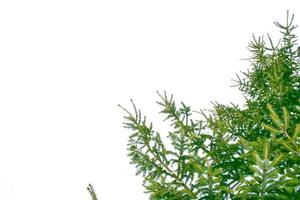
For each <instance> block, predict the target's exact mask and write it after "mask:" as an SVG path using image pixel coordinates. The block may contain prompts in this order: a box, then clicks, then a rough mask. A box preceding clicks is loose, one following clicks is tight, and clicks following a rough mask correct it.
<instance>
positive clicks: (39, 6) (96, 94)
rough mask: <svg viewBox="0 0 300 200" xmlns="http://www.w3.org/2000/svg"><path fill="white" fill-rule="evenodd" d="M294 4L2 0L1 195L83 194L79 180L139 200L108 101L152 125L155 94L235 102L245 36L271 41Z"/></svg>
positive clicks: (43, 198)
mask: <svg viewBox="0 0 300 200" xmlns="http://www.w3.org/2000/svg"><path fill="white" fill-rule="evenodd" d="M204 2H205V3H204ZM207 2H209V3H207ZM296 2H297V1H287V0H285V1H283V0H282V1H274V0H273V1H261V0H251V1H250V0H249V1H241V0H239V1H221V0H220V1H199V0H198V1H177V0H172V1H164V0H151V1H142V0H136V1H132V0H119V1H116V0H107V1H100V0H98V1H90V0H81V1H79V0H72V1H71V0H70V1H68V0H51V1H42V0H36V1H33V0H28V1H25V0H22V1H16V0H1V1H0V199H1V200H22V199H26V200H84V199H90V197H89V194H88V192H87V191H86V186H87V184H88V183H92V184H93V185H94V186H95V188H96V191H97V193H98V196H99V200H119V199H128V200H129V199H135V200H142V199H147V198H148V195H147V194H144V193H143V188H142V186H141V183H142V179H141V178H140V177H136V176H135V168H134V166H133V165H130V164H129V158H128V157H127V152H126V143H127V137H128V134H129V132H128V130H125V129H123V127H122V121H123V119H122V115H123V114H124V113H123V112H122V111H121V110H120V109H119V108H118V107H117V104H119V103H120V104H122V105H124V106H126V107H129V106H130V103H129V99H130V98H133V99H134V100H135V102H136V104H137V105H138V106H139V107H140V108H142V110H143V111H144V113H145V114H147V115H148V116H149V117H148V118H149V119H151V120H152V121H154V122H155V124H156V127H159V126H160V123H161V122H160V121H161V120H162V117H161V116H160V115H158V114H157V111H159V107H158V106H157V105H156V104H155V101H156V100H157V99H158V98H157V95H156V93H155V91H156V90H159V91H164V90H167V91H168V92H169V93H173V94H174V95H175V98H176V99H177V100H178V101H181V100H182V101H184V102H185V103H187V104H189V105H191V106H192V107H193V109H195V110H197V109H200V108H210V107H211V103H210V102H212V101H219V102H223V103H229V102H234V103H241V102H242V100H243V98H242V97H241V95H240V93H239V92H238V90H237V89H236V88H232V87H230V86H231V85H233V84H234V83H233V82H232V81H231V79H234V78H235V73H237V72H239V71H240V70H242V71H244V70H246V69H247V68H248V67H249V64H248V63H247V62H246V61H242V60H241V59H242V58H247V57H249V53H248V51H247V48H246V47H247V44H248V42H249V41H250V40H251V37H252V35H251V34H252V33H255V34H256V35H261V34H265V33H271V35H273V36H274V37H275V38H276V37H277V36H278V33H277V29H276V28H275V26H274V25H273V22H274V21H275V20H279V21H284V20H285V16H286V10H287V9H289V10H290V11H291V12H293V13H295V15H296V19H295V22H296V23H297V24H299V22H300V21H299V19H300V7H299V6H297V5H296ZM297 31H298V32H299V29H298V30H297Z"/></svg>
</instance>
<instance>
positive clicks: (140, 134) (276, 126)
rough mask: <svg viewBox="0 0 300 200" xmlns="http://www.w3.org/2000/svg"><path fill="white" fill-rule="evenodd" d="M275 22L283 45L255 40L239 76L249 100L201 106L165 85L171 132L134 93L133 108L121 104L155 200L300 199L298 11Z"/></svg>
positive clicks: (132, 151) (162, 102) (131, 147)
mask: <svg viewBox="0 0 300 200" xmlns="http://www.w3.org/2000/svg"><path fill="white" fill-rule="evenodd" d="M275 25H276V26H277V27H278V28H279V30H280V32H281V34H282V38H281V40H280V41H279V42H278V43H277V44H276V45H275V44H274V42H273V41H272V40H271V38H270V36H269V35H267V38H266V39H265V38H264V37H253V40H252V42H251V43H250V44H249V50H250V53H251V57H250V58H249V62H250V64H251V68H250V69H249V70H248V71H246V72H244V73H241V74H239V75H238V76H237V80H236V83H237V84H236V85H237V87H238V88H239V89H240V91H241V92H242V95H243V96H244V97H245V103H244V105H243V106H238V105H234V104H231V105H223V104H221V103H215V104H214V105H213V107H214V109H213V110H212V111H209V112H208V111H204V110H201V111H200V112H196V113H195V112H193V111H192V109H191V108H190V107H189V106H187V105H185V104H184V103H181V104H179V105H178V104H176V103H175V101H174V99H173V96H172V95H168V94H166V93H164V94H161V93H158V95H159V101H158V102H157V103H158V104H159V106H161V113H162V114H163V115H165V117H166V121H168V122H169V123H170V129H171V130H170V131H169V132H168V133H167V134H165V135H161V134H160V133H158V132H157V131H155V130H153V126H152V123H149V122H147V121H146V117H145V116H143V115H142V114H141V111H140V110H139V109H137V108H136V106H135V104H134V103H133V101H132V105H133V112H129V111H128V110H127V109H125V108H123V107H121V108H122V109H123V110H124V111H125V112H126V116H125V120H126V121H125V122H124V124H125V127H126V128H129V129H131V130H132V134H131V135H130V137H129V141H128V152H129V154H128V155H129V157H130V158H131V163H132V164H134V165H135V166H136V167H137V174H140V175H142V176H143V177H144V183H143V185H144V187H145V189H146V192H148V193H150V199H151V200H196V199H197V200H198V199H199V200H200V199H201V200H202V199H203V200H206V199H209V200H218V199H261V200H267V199H286V200H293V199H294V200H296V199H298V200H299V199H300V70H299V68H300V51H299V49H300V48H299V47H298V45H297V38H296V35H295V34H294V31H295V29H296V26H295V25H294V24H293V16H292V17H291V16H290V15H289V14H288V15H287V20H286V23H285V24H280V23H278V22H275ZM199 113H200V116H199V117H198V119H195V115H196V114H199ZM165 136H167V138H166V137H165ZM168 139H169V142H168V141H166V140H168ZM167 144H170V145H167Z"/></svg>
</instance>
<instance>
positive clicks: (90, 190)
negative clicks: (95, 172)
mask: <svg viewBox="0 0 300 200" xmlns="http://www.w3.org/2000/svg"><path fill="white" fill-rule="evenodd" d="M87 190H88V191H89V193H90V195H91V197H92V200H98V199H97V195H96V192H95V190H94V187H93V186H92V185H91V184H89V186H88V187H87Z"/></svg>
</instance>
